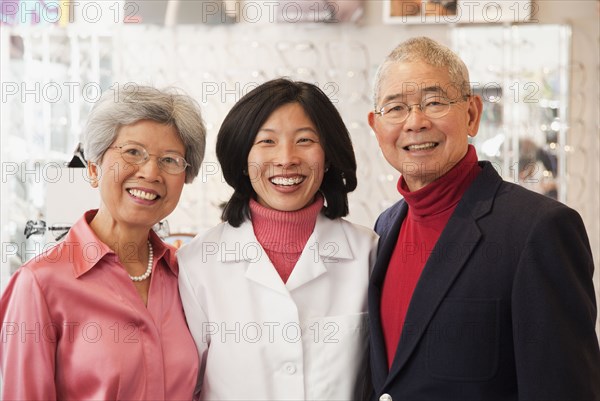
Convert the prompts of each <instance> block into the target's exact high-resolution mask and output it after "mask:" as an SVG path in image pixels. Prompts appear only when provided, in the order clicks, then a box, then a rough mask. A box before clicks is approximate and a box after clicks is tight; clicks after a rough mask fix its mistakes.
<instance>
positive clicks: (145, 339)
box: [0, 84, 206, 400]
mask: <svg viewBox="0 0 600 401" xmlns="http://www.w3.org/2000/svg"><path fill="white" fill-rule="evenodd" d="M205 135H206V131H205V128H204V124H203V122H202V118H201V115H200V110H199V107H198V104H197V103H196V102H195V101H194V100H193V99H191V98H190V97H189V96H186V95H184V94H181V93H178V92H176V91H173V90H168V91H160V90H157V89H154V88H151V87H143V86H136V85H133V84H129V85H127V86H121V87H118V88H115V89H114V90H110V91H108V92H106V93H104V94H103V96H102V97H101V99H100V100H99V101H98V102H97V104H96V105H95V106H94V108H93V109H92V111H91V113H90V116H89V120H88V123H87V126H86V128H85V133H84V138H83V142H84V153H85V155H86V157H87V159H88V172H89V177H90V183H91V185H92V187H94V188H98V189H99V191H100V197H101V203H100V207H99V209H97V210H90V211H88V212H86V213H85V214H84V216H83V217H82V218H81V219H80V220H79V221H77V222H76V223H75V224H74V225H73V227H72V228H71V230H70V231H69V233H68V234H67V236H66V237H65V239H64V240H63V241H62V242H61V243H59V244H57V245H56V246H54V247H53V248H51V249H49V250H48V251H47V252H44V253H43V254H41V255H39V256H37V257H36V258H34V259H32V260H31V261H30V262H28V263H26V264H25V265H23V266H22V267H21V268H20V269H19V270H18V271H17V272H16V273H15V274H14V276H13V277H12V278H11V281H10V283H9V284H8V287H7V288H6V291H5V292H4V294H3V296H2V309H1V310H0V319H1V321H2V341H0V366H1V368H2V374H3V394H2V395H3V399H4V400H14V399H18V400H34V399H35V400H56V399H59V400H61V399H70V400H71V399H72V400H76V399H77V400H83V399H94V400H108V399H113V400H116V399H126V400H149V399H153V400H175V399H177V400H185V399H188V400H189V399H192V398H193V393H194V386H195V384H196V379H197V376H198V362H199V361H198V354H197V352H196V347H195V345H194V341H193V339H192V337H191V335H190V334H189V332H188V328H187V325H186V321H185V317H184V314H183V309H182V306H181V300H180V298H179V293H178V290H177V275H178V265H177V262H176V259H175V250H174V249H173V248H172V247H170V246H169V245H167V244H165V243H163V242H162V241H161V240H160V238H159V237H158V236H157V235H156V234H155V233H154V232H153V231H152V226H153V225H154V224H156V223H157V222H159V221H160V220H161V219H163V218H165V217H166V216H167V215H169V214H170V213H171V212H172V211H173V210H174V209H175V206H176V205H177V202H178V201H179V197H180V195H181V191H182V189H183V184H184V182H185V183H189V182H192V180H193V179H194V178H195V177H196V175H197V174H198V171H199V168H200V164H201V163H202V159H203V156H204V148H205ZM65 195H66V194H65Z"/></svg>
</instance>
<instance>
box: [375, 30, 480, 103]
mask: <svg viewBox="0 0 600 401" xmlns="http://www.w3.org/2000/svg"><path fill="white" fill-rule="evenodd" d="M415 61H421V62H424V63H426V64H429V65H430V66H432V67H445V68H448V75H449V78H450V82H452V83H453V84H454V86H455V87H456V88H458V89H459V90H460V92H461V95H462V96H467V95H470V94H471V86H470V83H469V70H467V66H466V65H465V63H464V62H463V61H462V60H461V59H460V57H458V55H457V54H456V53H454V52H453V51H452V50H450V49H449V48H447V47H446V46H444V45H441V44H439V43H438V42H436V41H434V40H432V39H430V38H427V37H424V36H422V37H417V38H411V39H408V40H406V41H404V42H402V43H400V44H399V45H398V46H397V47H396V48H395V49H394V50H392V52H391V53H390V54H389V55H388V56H387V57H386V59H385V60H384V61H383V63H382V64H381V65H380V66H379V69H378V70H377V73H376V75H375V86H374V92H373V102H374V105H375V108H377V105H378V103H379V96H380V94H381V81H382V80H383V78H384V76H385V74H386V73H387V70H388V68H389V67H390V65H392V64H393V63H407V62H415Z"/></svg>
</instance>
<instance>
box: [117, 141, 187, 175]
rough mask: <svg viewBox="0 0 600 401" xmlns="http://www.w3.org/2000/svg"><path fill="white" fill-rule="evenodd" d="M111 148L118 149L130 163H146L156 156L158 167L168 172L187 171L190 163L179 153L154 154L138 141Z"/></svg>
mask: <svg viewBox="0 0 600 401" xmlns="http://www.w3.org/2000/svg"><path fill="white" fill-rule="evenodd" d="M109 149H116V150H118V151H119V153H121V157H122V158H123V160H125V161H126V162H127V163H129V164H135V165H140V164H144V163H146V162H147V161H148V160H149V159H150V156H155V157H156V159H157V162H158V167H159V168H160V169H161V170H162V171H164V172H165V173H168V174H179V173H182V172H183V171H185V169H186V168H187V166H189V163H188V162H187V161H186V160H185V159H184V158H183V156H181V155H180V154H178V153H173V152H167V153H163V154H162V155H160V156H158V155H152V154H150V153H148V151H147V150H146V148H144V147H143V146H142V145H139V144H136V143H125V144H123V145H119V146H111V147H110V148H109Z"/></svg>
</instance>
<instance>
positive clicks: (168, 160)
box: [158, 153, 187, 174]
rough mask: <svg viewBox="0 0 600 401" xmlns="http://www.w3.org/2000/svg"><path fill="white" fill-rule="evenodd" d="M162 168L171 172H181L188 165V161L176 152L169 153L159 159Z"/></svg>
mask: <svg viewBox="0 0 600 401" xmlns="http://www.w3.org/2000/svg"><path fill="white" fill-rule="evenodd" d="M158 161H159V163H160V168H162V169H163V170H164V171H166V172H167V173H169V174H178V173H181V172H182V171H183V170H185V168H186V167H187V162H186V161H185V159H184V158H183V157H181V156H179V155H178V154H176V153H167V154H164V155H163V156H161V157H160V158H159V159H158Z"/></svg>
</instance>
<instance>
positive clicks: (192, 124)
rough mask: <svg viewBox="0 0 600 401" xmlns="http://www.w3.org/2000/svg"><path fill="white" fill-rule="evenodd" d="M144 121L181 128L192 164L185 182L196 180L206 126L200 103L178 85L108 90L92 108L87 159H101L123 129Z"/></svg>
mask: <svg viewBox="0 0 600 401" xmlns="http://www.w3.org/2000/svg"><path fill="white" fill-rule="evenodd" d="M141 120H152V121H156V122H158V123H161V124H166V125H170V126H172V127H174V128H175V129H176V130H177V133H178V134H179V138H180V139H181V141H182V142H183V145H184V147H185V155H184V157H185V160H186V161H187V162H188V163H189V166H188V167H187V168H186V170H185V182H186V183H190V182H192V181H193V180H194V178H195V177H196V176H197V175H198V172H199V170H200V165H201V164H202V160H203V159H204V150H205V147H206V128H205V127H204V122H203V121H202V116H201V113H200V106H199V105H198V103H197V102H196V101H195V100H194V99H192V98H191V97H190V96H188V95H186V94H184V93H183V92H181V91H180V90H178V89H175V88H168V89H164V90H159V89H156V88H153V87H150V86H141V85H136V84H134V83H128V84H125V85H119V86H117V87H114V88H111V89H110V90H107V91H106V92H104V93H103V94H102V96H101V97H100V99H99V100H98V102H97V103H96V104H95V105H94V107H93V108H92V110H91V111H90V115H89V117H88V121H87V124H86V126H85V131H84V133H83V138H82V142H83V153H84V156H85V158H86V160H88V161H91V162H94V163H98V162H100V161H101V160H102V157H103V156H104V153H105V152H106V150H107V149H108V147H109V146H110V145H111V144H112V143H113V142H114V140H115V138H116V137H117V134H118V131H119V128H120V127H122V126H124V125H129V124H134V123H136V122H138V121H141Z"/></svg>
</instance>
